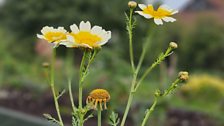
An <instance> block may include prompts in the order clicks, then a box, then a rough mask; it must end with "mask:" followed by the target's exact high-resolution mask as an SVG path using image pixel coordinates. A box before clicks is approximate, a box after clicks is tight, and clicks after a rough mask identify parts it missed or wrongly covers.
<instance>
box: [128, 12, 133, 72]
mask: <svg viewBox="0 0 224 126" xmlns="http://www.w3.org/2000/svg"><path fill="white" fill-rule="evenodd" d="M132 15H133V9H130V15H129V22H128V35H129V53H130V61H131V67H132V71H133V72H134V71H135V65H134V56H133V45H132V43H133V42H132V41H133V39H132V37H133V35H132V29H133V24H132Z"/></svg>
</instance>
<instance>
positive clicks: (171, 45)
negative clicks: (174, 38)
mask: <svg viewBox="0 0 224 126" xmlns="http://www.w3.org/2000/svg"><path fill="white" fill-rule="evenodd" d="M170 47H171V48H173V49H176V48H178V45H177V43H176V42H170Z"/></svg>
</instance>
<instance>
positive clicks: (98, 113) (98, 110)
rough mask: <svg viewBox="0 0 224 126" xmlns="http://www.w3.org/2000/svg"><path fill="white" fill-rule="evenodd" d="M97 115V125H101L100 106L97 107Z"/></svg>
mask: <svg viewBox="0 0 224 126" xmlns="http://www.w3.org/2000/svg"><path fill="white" fill-rule="evenodd" d="M97 117H98V125H97V126H101V109H100V108H98V109H97Z"/></svg>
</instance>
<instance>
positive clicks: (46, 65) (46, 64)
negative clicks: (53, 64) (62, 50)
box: [42, 62, 50, 68]
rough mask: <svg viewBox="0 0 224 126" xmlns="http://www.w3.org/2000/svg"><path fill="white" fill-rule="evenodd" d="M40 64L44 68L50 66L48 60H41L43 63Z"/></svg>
mask: <svg viewBox="0 0 224 126" xmlns="http://www.w3.org/2000/svg"><path fill="white" fill-rule="evenodd" d="M42 66H43V67H44V68H48V67H49V66H50V64H49V63H48V62H43V63H42Z"/></svg>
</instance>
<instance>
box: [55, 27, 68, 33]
mask: <svg viewBox="0 0 224 126" xmlns="http://www.w3.org/2000/svg"><path fill="white" fill-rule="evenodd" d="M57 31H59V32H63V33H66V32H67V31H66V30H65V28H64V27H58V28H57Z"/></svg>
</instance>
